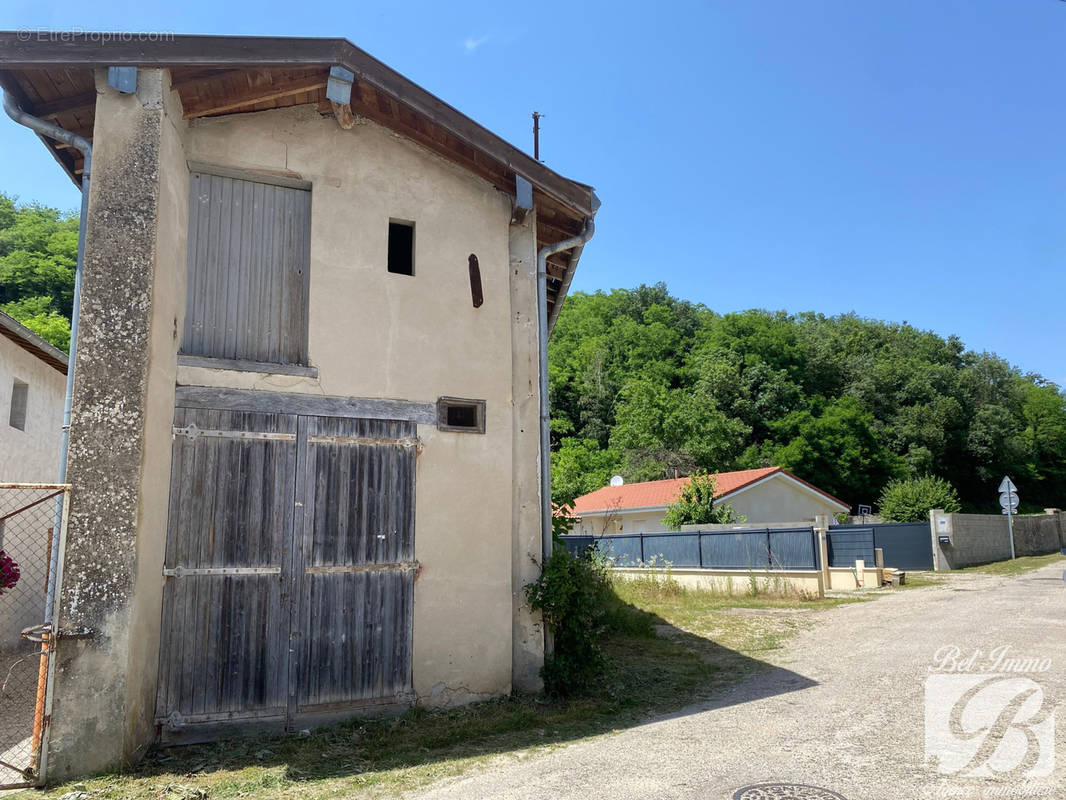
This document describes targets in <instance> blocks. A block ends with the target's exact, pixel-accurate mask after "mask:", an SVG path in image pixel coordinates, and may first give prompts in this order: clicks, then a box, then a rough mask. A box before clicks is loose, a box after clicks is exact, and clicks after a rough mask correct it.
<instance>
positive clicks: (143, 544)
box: [126, 70, 189, 757]
mask: <svg viewBox="0 0 1066 800" xmlns="http://www.w3.org/2000/svg"><path fill="white" fill-rule="evenodd" d="M138 82H139V84H140V87H141V91H142V92H145V93H147V92H148V91H151V92H152V93H153V95H156V96H158V98H159V101H158V102H159V103H161V104H162V114H163V120H162V125H161V126H160V132H159V190H158V192H159V196H158V208H159V212H158V221H157V227H156V247H155V269H154V273H153V282H152V301H151V303H152V304H151V330H150V338H149V342H148V381H147V386H146V394H145V397H146V405H145V415H144V433H143V436H144V453H143V456H142V459H141V470H142V472H141V474H142V481H141V491H140V499H139V503H138V513H137V572H136V577H135V584H134V603H133V607H132V609H131V613H130V634H131V639H132V640H133V641H135V642H137V646H135V647H131V648H130V650H129V653H128V656H127V658H128V661H127V668H126V671H127V676H128V677H127V687H126V698H127V700H126V701H127V704H128V711H127V714H128V724H129V734H128V736H129V741H130V742H131V744H134V743H135V744H134V746H135V748H136V749H135V750H134V752H133V756H134V757H135V756H136V755H137V751H138V750H140V749H143V747H144V746H146V744H147V743H148V742H150V741H151V740H152V738H153V737H154V735H155V695H156V676H157V674H158V669H159V639H160V628H159V622H160V609H161V607H162V601H163V579H162V571H163V559H164V552H165V547H166V529H167V512H168V506H169V498H170V448H171V441H172V435H171V431H172V428H173V424H174V384H175V380H176V371H177V352H178V344H179V342H180V341H181V339H180V337H179V336H178V334H177V332H178V330H179V329H180V326H181V322H182V320H183V319H184V316H185V269H186V267H185V242H186V235H187V231H188V210H189V171H188V168H187V166H186V158H185V144H184V138H185V131H186V123H185V122H184V121H183V120H182V118H181V104H180V102H179V101H178V98H177V94H176V93H174V92H171V91H170V90H169V85H170V84H169V73H168V72H166V71H147V70H141V71H140V74H139V75H138Z"/></svg>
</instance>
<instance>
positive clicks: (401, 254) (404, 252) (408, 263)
mask: <svg viewBox="0 0 1066 800" xmlns="http://www.w3.org/2000/svg"><path fill="white" fill-rule="evenodd" d="M389 272H394V273H396V274H397V275H414V274H415V224H414V223H413V222H393V221H390V222H389Z"/></svg>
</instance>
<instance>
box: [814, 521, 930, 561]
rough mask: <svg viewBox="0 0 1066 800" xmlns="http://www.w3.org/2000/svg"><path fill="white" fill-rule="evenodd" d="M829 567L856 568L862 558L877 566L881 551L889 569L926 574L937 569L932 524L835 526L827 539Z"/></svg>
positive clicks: (904, 523) (892, 523)
mask: <svg viewBox="0 0 1066 800" xmlns="http://www.w3.org/2000/svg"><path fill="white" fill-rule="evenodd" d="M826 539H827V541H828V545H829V566H831V567H852V566H854V565H855V559H857V558H861V559H863V560H864V561H865V562H866V563H867V564H868V565H872V564H873V563H874V549H875V548H881V551H882V554H883V555H884V558H885V566H886V567H894V568H895V569H905V570H906V569H911V570H923V569H932V568H933V542H932V538H931V536H930V534H929V523H928V522H880V523H877V524H875V525H839V526H838V525H834V526H833V527H831V528H830V529H829V534H828V535H827V537H826Z"/></svg>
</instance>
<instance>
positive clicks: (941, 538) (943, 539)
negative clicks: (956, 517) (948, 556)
mask: <svg viewBox="0 0 1066 800" xmlns="http://www.w3.org/2000/svg"><path fill="white" fill-rule="evenodd" d="M937 540H938V541H939V542H940V544H942V545H943V544H951V537H950V536H938V537H937Z"/></svg>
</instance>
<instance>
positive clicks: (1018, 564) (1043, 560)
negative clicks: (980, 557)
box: [954, 553, 1066, 575]
mask: <svg viewBox="0 0 1066 800" xmlns="http://www.w3.org/2000/svg"><path fill="white" fill-rule="evenodd" d="M1059 562H1062V563H1066V556H1063V555H1062V553H1052V554H1051V555H1046V556H1021V557H1020V558H1014V559H1008V560H1007V561H995V562H993V563H991V564H981V565H980V566H977V567H964V568H963V569H959V570H954V571H955V572H978V573H982V574H984V575H1022V574H1024V573H1026V572H1032V571H1033V570H1034V569H1040V568H1041V567H1046V566H1047V565H1048V564H1056V563H1059Z"/></svg>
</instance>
